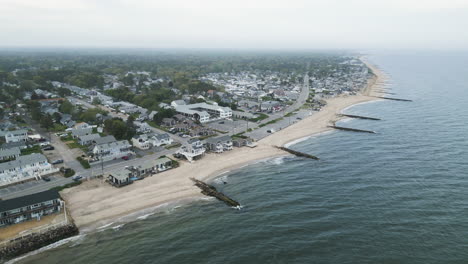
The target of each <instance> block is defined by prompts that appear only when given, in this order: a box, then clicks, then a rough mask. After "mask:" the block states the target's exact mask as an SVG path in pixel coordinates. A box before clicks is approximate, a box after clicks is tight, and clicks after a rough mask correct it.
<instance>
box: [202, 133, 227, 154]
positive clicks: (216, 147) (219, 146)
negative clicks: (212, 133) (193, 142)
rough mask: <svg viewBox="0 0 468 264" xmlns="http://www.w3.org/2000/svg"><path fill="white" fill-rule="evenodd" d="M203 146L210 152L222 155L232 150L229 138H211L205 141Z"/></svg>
mask: <svg viewBox="0 0 468 264" xmlns="http://www.w3.org/2000/svg"><path fill="white" fill-rule="evenodd" d="M204 146H205V147H206V149H208V150H209V151H211V152H215V153H222V152H224V151H229V150H232V140H231V137H230V136H227V135H226V136H221V137H212V138H207V139H206V140H205V143H204Z"/></svg>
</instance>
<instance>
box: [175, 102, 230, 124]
mask: <svg viewBox="0 0 468 264" xmlns="http://www.w3.org/2000/svg"><path fill="white" fill-rule="evenodd" d="M174 102H175V101H174ZM174 102H173V103H174ZM171 104H172V103H171ZM174 109H175V110H176V112H177V113H179V114H182V115H184V116H188V117H191V118H193V119H195V120H198V121H200V122H201V123H206V122H208V121H210V120H218V119H223V118H230V117H232V110H231V108H229V107H222V106H218V105H210V104H207V103H198V104H190V105H178V104H175V106H174Z"/></svg>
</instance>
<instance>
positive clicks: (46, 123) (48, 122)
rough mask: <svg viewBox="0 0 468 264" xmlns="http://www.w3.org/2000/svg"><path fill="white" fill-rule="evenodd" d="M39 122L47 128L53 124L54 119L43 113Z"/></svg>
mask: <svg viewBox="0 0 468 264" xmlns="http://www.w3.org/2000/svg"><path fill="white" fill-rule="evenodd" d="M40 124H41V126H42V127H43V128H45V129H47V130H48V129H50V128H52V127H53V126H54V120H52V117H51V116H50V115H44V116H42V118H41V121H40Z"/></svg>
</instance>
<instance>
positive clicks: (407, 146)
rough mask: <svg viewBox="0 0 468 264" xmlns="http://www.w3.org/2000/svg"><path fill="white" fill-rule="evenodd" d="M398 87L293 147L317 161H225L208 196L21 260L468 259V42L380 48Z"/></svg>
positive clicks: (377, 57) (381, 61)
mask: <svg viewBox="0 0 468 264" xmlns="http://www.w3.org/2000/svg"><path fill="white" fill-rule="evenodd" d="M371 60H372V61H373V62H375V63H376V64H377V65H379V66H380V67H381V68H382V69H384V70H385V71H386V72H387V73H389V74H390V75H391V80H392V82H393V83H392V84H390V85H389V86H390V88H391V91H392V92H394V93H397V95H394V96H395V97H400V98H407V99H413V100H414V102H411V103H409V102H396V101H378V102H373V103H369V104H362V105H357V106H354V107H352V108H349V109H347V110H346V112H347V113H352V114H362V115H367V116H374V117H379V118H382V119H383V120H382V121H367V120H345V121H343V122H342V123H341V124H342V125H346V126H351V127H355V128H363V129H371V130H375V131H377V132H378V134H375V135H372V134H359V133H352V132H343V131H336V132H330V133H327V134H325V135H321V136H319V137H315V138H310V139H308V140H306V141H303V142H300V143H298V144H296V145H294V146H293V148H295V149H298V150H300V151H304V152H307V153H311V154H314V155H317V156H319V157H320V158H321V160H320V161H318V162H317V161H312V160H306V159H301V158H295V157H283V158H275V159H272V160H268V161H263V162H260V163H257V164H253V165H250V166H248V167H245V168H242V169H239V170H237V171H234V172H231V173H229V174H228V175H227V178H226V180H227V182H228V184H227V185H219V184H218V186H219V188H220V189H221V190H222V191H224V192H226V193H227V194H229V195H230V196H232V197H233V198H235V199H236V200H238V201H240V202H241V203H242V204H243V206H244V209H243V210H241V211H237V210H234V209H231V208H229V207H226V206H225V205H224V204H221V203H220V202H217V201H214V200H207V201H199V202H195V203H192V204H189V205H182V206H180V207H174V206H170V207H167V208H164V209H162V210H161V211H160V212H158V213H155V214H153V215H151V216H149V217H147V218H146V219H142V220H138V221H135V222H130V223H127V224H125V225H124V226H121V227H119V228H115V229H112V228H111V229H107V230H104V231H102V232H97V233H94V234H88V235H86V236H85V237H84V238H80V239H78V240H76V241H73V242H70V243H67V244H65V245H62V246H60V247H57V248H54V249H51V250H47V251H44V252H42V253H40V254H37V255H34V256H31V257H29V258H26V259H23V260H21V261H20V263H35V264H41V263H44V264H45V263H47V264H52V263H61V264H63V263H67V264H72V263H132V264H134V263H239V264H241V263H242V264H246V263H411V264H415V263H468V195H467V194H468V140H467V139H468V54H460V53H442V52H441V53H423V52H421V53H416V54H411V53H408V52H407V53H382V54H378V55H374V56H372V57H371Z"/></svg>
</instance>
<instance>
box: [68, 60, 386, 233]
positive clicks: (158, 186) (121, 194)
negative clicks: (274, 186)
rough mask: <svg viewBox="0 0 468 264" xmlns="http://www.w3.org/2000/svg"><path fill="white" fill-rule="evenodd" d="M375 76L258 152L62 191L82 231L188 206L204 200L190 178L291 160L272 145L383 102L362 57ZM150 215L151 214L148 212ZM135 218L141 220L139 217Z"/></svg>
mask: <svg viewBox="0 0 468 264" xmlns="http://www.w3.org/2000/svg"><path fill="white" fill-rule="evenodd" d="M361 61H363V62H364V63H365V64H366V65H367V66H368V67H369V68H370V69H371V70H372V72H373V73H374V77H373V78H370V79H369V81H368V84H367V86H366V87H365V88H364V89H362V91H361V92H360V93H359V94H357V95H352V96H339V97H334V98H330V99H327V105H326V106H325V107H323V108H322V109H321V110H320V111H319V112H317V113H314V114H313V115H311V116H308V117H307V118H304V119H303V120H301V121H299V122H297V123H295V124H293V125H291V126H288V127H286V128H284V129H282V130H280V131H278V132H276V133H274V134H271V135H269V136H267V137H265V138H263V139H261V140H259V141H258V142H257V143H258V146H257V147H256V148H253V149H251V148H247V147H244V148H235V149H234V150H232V151H229V152H226V153H222V154H211V153H210V154H206V155H205V157H204V158H203V159H201V160H198V161H196V162H194V163H189V162H185V161H181V162H180V167H178V168H175V169H173V170H169V171H165V172H162V173H159V174H157V175H155V176H152V177H148V178H146V179H144V180H143V181H137V182H135V183H134V184H131V185H129V186H125V187H123V188H115V187H112V186H111V185H109V184H107V183H105V182H103V181H102V180H91V181H85V182H83V184H81V185H80V186H77V187H74V188H71V189H65V190H64V191H62V192H61V194H62V197H63V198H64V199H65V201H66V203H67V206H68V210H69V212H70V213H71V216H72V218H73V219H74V221H75V224H76V225H77V226H78V228H79V229H80V231H81V232H84V233H86V232H88V231H93V230H95V229H97V228H99V227H103V226H106V225H111V224H112V223H117V222H118V221H119V220H121V219H124V218H130V216H134V215H135V216H136V215H138V214H139V213H140V212H143V213H144V214H150V213H155V212H154V210H156V209H155V208H160V207H165V205H170V204H178V203H183V204H186V203H190V202H193V201H196V200H200V199H202V198H205V197H206V196H204V195H202V194H201V193H200V190H199V189H198V188H197V187H195V186H194V185H193V183H192V182H191V180H190V179H189V178H190V177H195V178H197V179H200V180H203V181H210V180H213V179H215V178H217V177H219V176H220V175H222V174H225V173H227V172H232V171H233V170H236V169H240V168H242V167H245V166H247V165H250V164H253V163H257V162H261V161H262V160H267V159H271V158H275V157H280V156H288V155H290V154H289V153H285V152H283V151H281V150H278V149H276V148H274V147H273V146H275V145H278V146H284V145H286V144H288V145H292V144H295V143H298V142H300V141H303V140H306V139H307V138H310V137H314V136H319V135H320V134H321V133H324V132H328V131H331V130H333V129H332V128H329V127H327V126H328V125H329V124H330V122H334V121H338V120H341V119H343V118H342V117H338V116H337V115H336V114H338V113H340V112H341V111H343V110H344V109H347V108H349V107H351V106H354V105H357V104H361V103H366V102H371V101H376V100H380V99H378V98H375V97H371V96H372V95H380V94H381V93H380V92H376V91H375V89H376V88H378V87H380V86H381V85H385V80H386V79H387V78H386V75H385V73H383V72H382V71H381V70H380V69H379V68H377V67H376V66H375V65H372V64H371V63H369V62H368V61H367V60H366V59H365V58H361ZM148 211H152V212H148ZM135 219H139V218H138V217H136V218H135Z"/></svg>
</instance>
